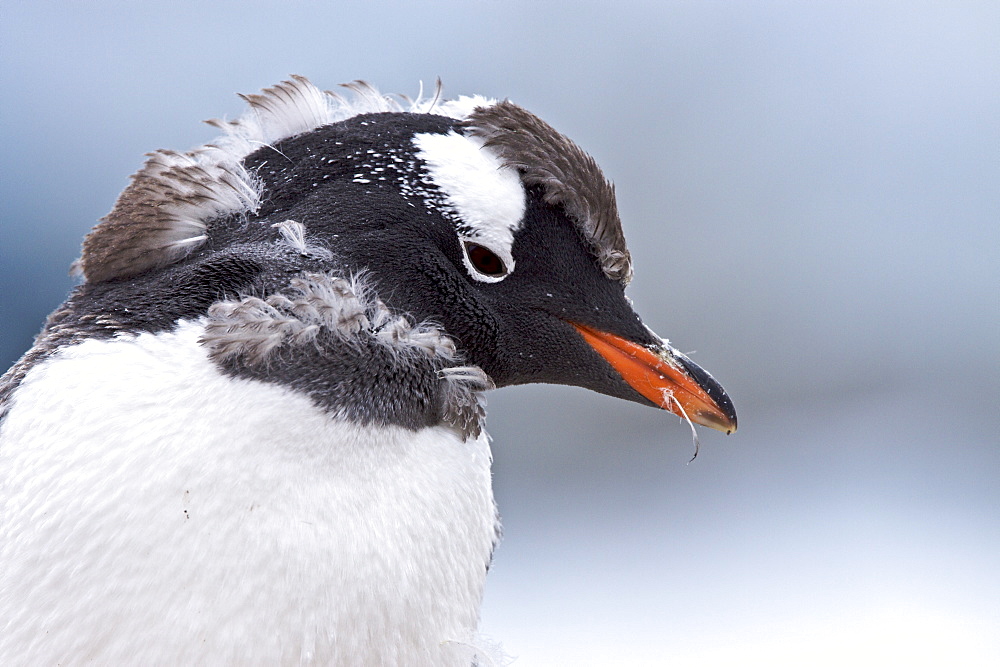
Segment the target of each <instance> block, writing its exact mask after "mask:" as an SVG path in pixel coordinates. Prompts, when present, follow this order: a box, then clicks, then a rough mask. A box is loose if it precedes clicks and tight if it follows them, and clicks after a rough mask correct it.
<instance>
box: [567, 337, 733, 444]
mask: <svg viewBox="0 0 1000 667" xmlns="http://www.w3.org/2000/svg"><path fill="white" fill-rule="evenodd" d="M571 324H573V326H574V327H576V330H577V331H579V332H580V335H581V336H583V339H584V340H585V341H587V343H588V344H589V345H590V346H591V347H592V348H594V350H595V351H596V352H597V353H598V354H599V355H601V356H602V357H604V360H605V361H607V362H608V363H609V364H611V367H612V368H614V369H615V370H616V371H617V372H618V374H619V375H621V376H622V379H623V380H625V382H627V383H628V384H629V385H630V386H631V387H632V388H633V389H635V390H636V391H637V392H639V393H640V394H642V396H643V397H645V398H646V399H647V400H649V401H650V402H651V403H653V405H656V406H658V407H661V408H663V409H664V410H669V411H670V412H673V413H674V414H675V415H679V416H681V417H685V418H687V419H689V420H691V421H692V422H694V423H696V424H701V425H702V426H708V427H709V428H714V429H716V430H717V431H722V432H723V433H727V434H728V433H732V432H733V431H735V430H736V410H735V409H734V408H733V404H732V401H730V400H729V397H728V396H727V395H726V392H725V391H724V390H723V389H722V387H721V386H720V385H719V383H718V382H716V381H715V380H714V379H713V378H712V376H711V375H709V374H708V373H707V372H706V371H704V370H702V369H701V367H699V366H698V365H697V364H695V363H694V362H693V361H691V360H690V359H688V358H687V357H686V356H684V355H683V354H681V353H680V352H677V351H676V350H674V349H673V348H671V347H670V346H669V345H667V344H666V343H664V344H663V346H661V347H658V348H651V347H645V346H642V345H639V344H638V343H633V342H632V341H630V340H626V339H624V338H621V337H619V336H615V335H614V334H609V333H607V332H604V331H598V330H597V329H592V328H591V327H588V326H585V325H583V324H576V323H571Z"/></svg>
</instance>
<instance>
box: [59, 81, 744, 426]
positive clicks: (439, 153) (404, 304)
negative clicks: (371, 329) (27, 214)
mask: <svg viewBox="0 0 1000 667" xmlns="http://www.w3.org/2000/svg"><path fill="white" fill-rule="evenodd" d="M350 87H351V88H352V90H353V91H354V93H355V99H354V100H353V101H350V102H348V101H346V100H344V99H342V98H340V97H339V96H335V95H332V94H330V93H323V92H321V91H319V90H318V89H316V88H315V87H314V86H312V84H310V83H309V82H308V81H307V80H305V79H303V78H301V77H295V78H293V79H292V80H291V81H287V82H284V83H282V84H279V85H278V86H276V87H274V88H270V89H266V90H265V91H263V92H262V94H260V95H253V96H247V97H246V99H247V100H248V102H249V103H250V106H251V108H250V112H249V113H248V114H247V115H245V116H244V117H242V118H240V119H238V120H236V121H231V122H221V121H213V123H214V124H215V125H217V126H218V127H220V128H221V129H223V130H224V132H225V135H224V136H223V138H222V139H220V140H219V141H217V142H215V143H214V144H210V145H208V146H205V147H201V148H199V149H196V150H194V151H191V152H189V153H185V154H180V153H173V152H167V151H160V152H158V153H154V154H152V155H151V157H150V160H149V161H148V162H147V164H146V166H145V167H144V168H143V169H142V170H141V171H140V172H139V173H138V174H136V175H135V176H134V177H133V182H132V183H131V185H130V186H129V187H128V188H127V189H126V191H125V192H124V193H123V194H122V196H121V197H120V198H119V201H118V203H117V204H116V206H115V208H114V210H113V211H112V212H111V213H110V214H109V215H108V216H107V217H106V218H105V219H104V220H103V221H102V223H101V224H100V225H98V227H96V228H95V230H94V231H93V232H92V233H91V234H90V236H89V237H88V238H87V240H86V241H85V243H84V251H83V256H82V258H81V260H80V261H79V264H78V268H79V269H80V271H81V272H82V273H83V275H84V276H85V278H86V280H87V282H88V284H92V285H93V286H94V290H93V291H94V293H95V294H98V295H100V294H105V293H106V294H107V295H111V294H117V295H119V296H118V297H115V298H121V297H120V294H121V290H122V288H123V287H128V286H131V287H132V289H131V290H126V291H131V292H133V293H134V294H136V295H138V294H143V295H145V296H143V297H142V298H145V299H147V300H148V299H153V300H154V301H157V304H158V305H157V307H156V308H153V309H152V310H153V311H156V312H157V313H158V315H157V317H158V318H160V319H161V320H163V321H170V320H176V319H177V318H180V317H191V316H196V315H198V314H200V313H203V312H206V311H207V308H208V307H209V306H210V305H211V304H212V303H213V302H216V301H218V300H219V299H221V298H225V297H231V296H236V295H238V294H246V293H257V294H264V295H267V294H272V293H276V292H279V291H280V290H281V289H282V288H283V287H285V286H287V284H288V282H289V281H290V280H291V279H292V277H293V276H295V275H300V274H302V273H303V272H311V273H324V274H331V275H338V276H351V277H359V276H360V277H361V279H362V280H363V281H364V282H365V284H366V285H368V286H369V287H370V288H371V289H372V291H374V293H375V294H377V297H378V300H379V301H380V302H381V303H383V304H384V305H385V307H386V308H387V309H388V310H390V311H392V312H393V313H397V314H400V315H403V316H405V317H408V318H410V319H411V320H412V321H413V322H426V323H432V324H433V325H435V326H436V327H438V328H439V329H440V330H441V331H442V332H443V333H444V334H445V335H446V336H447V337H448V338H449V339H450V340H451V341H452V342H453V343H454V346H455V348H456V349H457V351H458V352H459V353H460V354H461V355H462V357H463V359H464V360H465V362H466V363H468V364H472V365H475V366H478V367H479V368H481V369H482V370H483V371H484V372H485V374H486V375H488V376H489V378H490V380H491V381H492V382H493V384H495V385H496V386H508V385H516V384H524V383H533V382H545V383H557V384H568V385H575V386H581V387H585V388H588V389H591V390H594V391H598V392H601V393H604V394H608V395H611V396H616V397H619V398H624V399H627V400H632V401H637V402H640V403H644V404H648V405H652V406H655V407H660V408H664V409H667V410H670V411H672V412H675V413H676V414H679V415H682V416H685V417H687V418H689V419H690V420H692V421H694V422H697V423H700V424H703V425H706V426H710V427H712V428H716V429H719V430H723V431H725V432H731V431H733V430H735V428H736V414H735V411H734V409H733V406H732V403H731V402H730V400H729V398H728V396H727V395H726V394H725V392H724V391H723V389H722V387H721V386H720V385H719V384H718V383H717V382H716V381H715V380H714V379H712V377H711V376H710V375H709V374H708V373H706V372H705V371H704V370H702V369H701V368H699V367H698V366H697V365H695V364H694V363H693V362H692V361H690V360H689V359H688V358H687V357H685V356H684V355H682V354H681V353H679V352H677V351H676V350H674V349H673V348H672V347H671V346H670V345H669V344H668V343H667V342H666V341H665V340H663V339H661V338H660V337H659V336H657V335H656V334H655V333H653V332H652V331H651V330H650V329H649V328H648V327H646V326H645V325H644V324H643V323H642V321H641V319H640V318H639V316H638V315H637V314H636V313H635V311H634V310H633V309H632V306H631V302H630V301H629V299H628V298H627V297H626V296H625V288H626V286H627V284H628V282H629V280H630V278H631V276H632V264H631V258H630V255H629V252H628V249H627V247H626V245H625V239H624V235H623V232H622V225H621V221H620V219H619V216H618V212H617V207H616V204H615V195H614V188H613V186H612V185H611V184H610V182H608V180H607V179H606V178H605V177H604V175H603V174H602V173H601V171H600V169H599V168H598V166H597V165H596V163H595V162H594V160H593V159H592V158H591V157H590V156H589V155H587V154H586V153H585V152H584V151H583V150H582V149H580V148H579V147H578V146H577V145H576V144H575V143H573V142H572V141H571V140H569V139H568V138H566V137H565V136H563V135H562V134H560V133H559V132H557V131H556V130H555V129H553V128H552V127H551V126H549V125H548V124H547V123H545V122H544V121H542V120H541V119H539V118H538V117H537V116H535V115H533V114H531V113H530V112H528V111H526V110H525V109H523V108H521V107H519V106H517V105H515V104H513V103H511V102H508V101H503V102H495V101H491V100H486V99H484V98H478V97H477V98H460V99H458V100H455V101H451V102H442V101H440V100H439V99H438V97H435V98H434V99H433V100H429V101H419V100H418V102H416V103H413V104H412V105H411V107H410V108H409V109H407V110H404V109H402V108H401V107H400V106H399V105H398V104H397V103H396V102H394V101H392V100H391V99H389V98H385V97H383V96H381V95H380V94H378V93H377V92H376V91H375V90H374V89H373V88H371V87H370V86H368V85H367V84H364V83H360V82H356V83H355V84H351V86H350ZM168 293H169V294H171V295H172V296H170V297H167V296H159V297H158V296H156V295H166V294H168ZM150 295H152V296H150ZM105 298H107V299H110V298H111V296H106V297H105ZM161 302H162V303H161ZM178 304H179V305H178ZM147 310H149V309H148V308H147Z"/></svg>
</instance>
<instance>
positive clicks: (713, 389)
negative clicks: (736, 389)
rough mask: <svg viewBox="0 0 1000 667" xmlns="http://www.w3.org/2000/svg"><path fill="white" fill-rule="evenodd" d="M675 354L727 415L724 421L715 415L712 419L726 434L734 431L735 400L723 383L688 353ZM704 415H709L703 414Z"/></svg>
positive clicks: (685, 368)
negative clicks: (688, 355) (692, 359)
mask: <svg viewBox="0 0 1000 667" xmlns="http://www.w3.org/2000/svg"><path fill="white" fill-rule="evenodd" d="M675 356H676V359H677V361H679V362H680V364H681V365H682V366H683V367H684V370H685V371H687V373H688V375H690V376H691V379H692V380H694V381H695V382H697V383H698V385H699V386H700V387H701V388H702V389H704V390H705V393H706V394H708V395H709V397H710V398H711V399H712V400H713V401H715V404H716V405H717V406H718V408H719V411H720V412H722V414H723V415H725V418H726V419H725V421H724V422H723V421H721V420H719V419H718V418H717V417H716V416H715V415H711V416H710V418H711V419H712V421H714V422H716V423H717V424H719V427H720V428H719V430H720V431H725V432H726V435H729V434H730V433H734V432H735V431H736V424H737V420H736V408H735V407H734V406H733V402H732V400H730V398H729V394H727V393H726V390H725V389H723V388H722V385H721V384H719V383H718V382H717V381H716V380H715V378H714V377H712V376H711V375H710V374H709V372H708V371H706V370H705V369H704V368H702V367H701V366H699V365H698V364H696V363H694V362H693V361H691V360H690V359H688V358H687V356H686V355H684V354H679V353H678V354H676V355H675ZM703 416H707V415H704V414H703Z"/></svg>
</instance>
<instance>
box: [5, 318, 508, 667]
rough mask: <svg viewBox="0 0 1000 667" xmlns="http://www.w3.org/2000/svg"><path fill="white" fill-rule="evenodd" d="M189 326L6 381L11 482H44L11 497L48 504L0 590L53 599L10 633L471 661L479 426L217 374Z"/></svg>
mask: <svg viewBox="0 0 1000 667" xmlns="http://www.w3.org/2000/svg"><path fill="white" fill-rule="evenodd" d="M204 333H205V326H204V323H203V322H182V323H180V324H179V325H178V327H177V328H176V329H175V330H173V331H170V332H161V333H157V334H151V333H144V334H139V335H126V336H119V337H117V338H113V339H110V340H108V339H104V340H96V339H95V340H88V341H84V342H82V343H79V344H77V345H73V346H70V347H67V348H65V349H63V350H61V351H60V352H59V353H57V354H55V355H53V356H52V357H51V358H50V359H47V360H45V361H44V362H42V363H40V364H38V365H37V366H36V367H34V368H33V369H32V370H31V371H30V372H29V373H28V375H27V377H26V378H25V380H24V381H23V383H22V384H21V386H20V387H19V388H18V390H17V393H16V394H15V396H14V399H15V402H14V405H13V408H12V409H11V411H10V413H9V414H8V416H7V421H6V423H5V424H4V427H3V428H4V433H3V435H4V440H5V445H6V449H7V452H8V454H7V459H8V461H7V465H8V470H9V474H10V475H11V476H12V477H11V481H12V484H13V485H15V486H16V485H17V484H18V483H19V480H21V481H26V480H31V483H32V484H44V485H47V486H48V488H50V489H51V491H50V492H48V493H45V494H37V493H30V492H29V491H28V490H27V489H25V491H24V493H23V494H16V496H17V497H15V499H14V500H13V504H12V507H17V506H19V505H18V503H22V504H21V505H20V507H21V508H22V509H21V510H20V511H22V512H23V513H24V515H25V516H32V515H35V516H38V515H39V514H37V513H41V515H44V516H46V517H47V518H46V520H45V521H44V522H42V523H41V524H40V525H39V526H38V530H36V531H34V532H33V533H32V535H31V537H30V538H29V539H30V540H31V541H32V542H33V544H30V545H26V544H24V540H23V538H22V540H21V543H20V545H19V547H18V548H19V551H18V553H16V554H15V553H11V554H4V559H3V560H4V562H5V563H11V562H13V567H7V568H6V572H5V574H4V575H2V576H3V578H4V582H3V584H4V588H10V589H11V590H9V591H7V593H9V594H5V597H6V598H7V599H26V598H27V596H28V595H31V596H33V597H35V599H46V598H48V599H51V600H52V602H51V609H48V610H44V613H41V612H40V611H39V610H38V609H35V615H34V620H33V621H32V622H27V620H26V621H25V623H22V624H20V625H19V626H17V624H15V625H16V626H17V627H21V628H22V632H23V634H24V636H20V635H19V637H18V638H10V637H9V640H11V641H18V639H20V641H22V642H27V643H31V640H30V639H26V637H28V636H30V635H32V634H34V636H36V637H44V644H45V646H47V647H50V648H48V649H45V648H43V647H42V644H41V640H36V641H35V645H36V647H37V648H38V650H39V651H41V652H36V653H33V654H31V655H32V656H37V657H38V658H44V657H45V656H46V655H48V654H46V653H44V651H45V650H51V651H52V652H53V653H52V654H51V655H59V654H73V655H94V656H99V657H101V658H102V659H104V660H105V661H110V662H119V661H123V660H124V661H128V660H134V659H136V658H137V657H139V656H138V654H136V653H135V650H136V646H141V647H144V648H143V649H142V650H144V651H147V652H148V655H147V654H143V656H142V657H144V658H148V659H149V660H150V661H151V662H158V661H159V662H162V661H168V662H170V661H174V662H176V661H180V662H184V661H185V660H188V659H190V660H194V659H197V660H200V661H207V662H224V661H228V660H233V659H237V658H238V657H239V656H241V655H243V656H250V655H252V656H253V657H254V659H255V660H260V661H263V662H275V663H278V662H285V661H287V660H288V659H289V658H290V657H292V656H295V657H297V658H301V657H304V656H309V657H310V660H315V661H316V662H337V663H345V664H380V663H385V664H391V663H400V664H453V661H454V664H464V665H468V664H470V660H469V655H470V654H469V653H468V651H467V650H466V648H464V644H465V643H466V642H469V641H470V640H471V639H472V637H473V635H474V632H475V629H476V625H477V622H478V609H479V604H480V601H481V597H482V590H483V583H484V580H485V575H486V570H487V567H488V564H489V559H490V556H491V553H492V549H493V546H494V543H495V540H496V535H497V529H496V513H495V506H494V503H493V498H492V491H491V486H490V452H489V446H488V440H487V436H486V435H485V433H482V434H480V435H479V436H478V437H476V438H465V437H464V436H463V434H462V433H461V432H460V431H459V430H456V429H454V428H451V427H448V426H445V425H440V424H439V425H435V426H427V427H420V428H406V427H401V426H395V425H382V426H380V425H373V424H367V425H364V424H358V423H355V422H352V421H349V420H345V419H343V418H342V417H341V418H338V417H336V416H331V413H330V412H329V411H327V410H324V409H322V407H321V406H318V405H317V404H316V402H315V401H313V400H312V399H311V398H310V397H308V396H306V395H304V394H303V393H301V392H298V391H295V390H293V389H289V388H287V387H284V386H282V385H280V384H274V383H266V382H261V381H259V380H254V379H248V378H240V377H233V376H232V375H228V374H226V373H224V372H222V371H220V370H219V367H218V365H217V364H216V363H215V362H213V361H212V360H211V359H210V358H209V356H208V352H207V350H206V348H205V346H204V345H203V344H202V343H201V342H200V339H201V338H202V337H203V336H204ZM109 377H113V378H114V381H113V382H109V381H108V378H109ZM19 399H20V400H19ZM22 400H23V403H22ZM18 403H22V404H23V405H25V406H29V405H49V406H51V410H49V411H47V412H46V413H44V414H37V413H28V412H27V411H21V410H18ZM69 434H72V436H70V435H69ZM18 443H20V444H18ZM4 542H5V543H7V544H9V542H8V541H7V540H4ZM5 548H6V547H0V549H5ZM18 554H23V556H19V555H18ZM27 554H34V555H33V556H31V557H30V558H29V557H28V556H27ZM38 554H44V557H45V558H47V559H49V562H46V563H39V562H37V558H38ZM108 554H114V559H113V567H112V568H110V569H109V562H110V561H109V559H108ZM191 563H199V566H198V567H191ZM39 567H43V568H44V569H45V571H47V572H49V573H50V575H49V576H48V577H47V578H46V582H45V584H44V585H45V586H48V587H50V590H49V591H48V592H45V591H40V590H38V589H37V586H38V584H37V581H34V578H33V577H30V576H28V575H27V573H28V571H30V570H31V569H32V568H35V569H37V568H39ZM19 578H20V579H19ZM19 580H23V581H25V582H32V584H31V586H32V587H33V590H31V591H29V590H27V589H25V590H22V591H18V590H17V588H18V587H19V586H21V585H22V584H19V583H18V582H19ZM70 581H71V582H72V583H71V584H68V583H67V582H70ZM27 585H28V584H23V586H27ZM11 594H12V595H11ZM22 596H23V597H22ZM40 619H44V620H40ZM43 626H44V627H43ZM107 628H115V630H114V633H113V635H111V634H109V632H108V631H107ZM373 638H377V639H373ZM60 652H62V653H60Z"/></svg>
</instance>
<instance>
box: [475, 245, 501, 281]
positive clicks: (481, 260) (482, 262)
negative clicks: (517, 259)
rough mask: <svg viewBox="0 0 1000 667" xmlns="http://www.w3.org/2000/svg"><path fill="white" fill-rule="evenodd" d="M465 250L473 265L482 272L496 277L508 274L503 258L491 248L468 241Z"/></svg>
mask: <svg viewBox="0 0 1000 667" xmlns="http://www.w3.org/2000/svg"><path fill="white" fill-rule="evenodd" d="M465 252H466V254H468V256H469V261H470V262H472V266H474V267H475V268H476V270H477V271H479V272H480V273H482V274H484V275H487V276H494V277H500V276H505V275H507V267H506V266H505V265H504V263H503V260H502V259H500V258H499V257H497V256H496V253H494V252H493V251H492V250H490V249H489V248H485V247H483V246H481V245H479V244H477V243H471V242H469V241H466V242H465Z"/></svg>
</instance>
